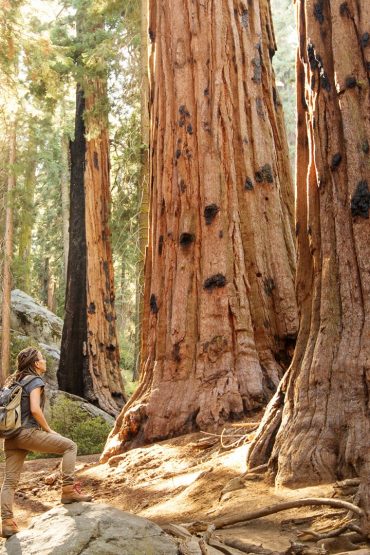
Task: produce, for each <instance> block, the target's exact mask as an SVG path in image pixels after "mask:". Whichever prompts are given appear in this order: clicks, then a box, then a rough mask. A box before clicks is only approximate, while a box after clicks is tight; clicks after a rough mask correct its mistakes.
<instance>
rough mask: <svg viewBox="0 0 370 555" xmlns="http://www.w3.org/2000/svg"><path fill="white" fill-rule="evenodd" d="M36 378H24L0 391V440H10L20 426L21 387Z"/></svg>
mask: <svg viewBox="0 0 370 555" xmlns="http://www.w3.org/2000/svg"><path fill="white" fill-rule="evenodd" d="M35 379H37V376H26V377H25V378H23V379H22V380H21V381H20V382H14V383H13V384H12V385H11V386H10V387H2V388H1V389H0V438H2V439H10V438H11V437H13V436H15V435H16V434H17V432H18V430H19V428H20V427H21V425H22V414H21V399H22V391H23V387H24V386H25V385H27V384H29V383H30V382H32V380H35Z"/></svg>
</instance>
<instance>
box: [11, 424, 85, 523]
mask: <svg viewBox="0 0 370 555" xmlns="http://www.w3.org/2000/svg"><path fill="white" fill-rule="evenodd" d="M4 451H5V475H4V481H3V487H2V488H1V518H2V519H4V518H13V501H14V492H15V489H16V487H17V485H18V482H19V477H20V475H21V471H22V467H23V463H24V459H25V458H26V455H27V453H28V452H29V451H37V452H38V453H53V454H56V455H63V459H62V478H63V485H64V486H68V485H70V484H73V482H74V472H75V463H76V456H77V445H76V444H75V443H74V441H72V440H71V439H68V438H66V437H63V436H61V435H59V434H53V433H48V432H44V431H43V430H39V429H36V428H24V429H22V430H21V431H20V432H19V434H18V435H17V437H15V438H13V439H6V440H5V441H4Z"/></svg>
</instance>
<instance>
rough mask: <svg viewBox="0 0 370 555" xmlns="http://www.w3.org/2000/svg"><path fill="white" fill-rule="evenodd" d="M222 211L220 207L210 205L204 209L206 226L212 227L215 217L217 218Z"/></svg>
mask: <svg viewBox="0 0 370 555" xmlns="http://www.w3.org/2000/svg"><path fill="white" fill-rule="evenodd" d="M219 211H220V207H219V206H217V204H208V205H207V206H206V207H205V209H204V219H205V220H206V225H211V223H212V222H213V220H214V219H215V217H216V216H217V214H218V212H219Z"/></svg>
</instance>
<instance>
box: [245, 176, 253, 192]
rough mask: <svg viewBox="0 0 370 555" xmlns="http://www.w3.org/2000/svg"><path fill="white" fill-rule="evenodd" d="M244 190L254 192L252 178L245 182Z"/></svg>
mask: <svg viewBox="0 0 370 555" xmlns="http://www.w3.org/2000/svg"><path fill="white" fill-rule="evenodd" d="M244 189H245V190H246V191H253V189H254V187H253V181H252V180H251V178H250V177H247V178H246V180H245V181H244Z"/></svg>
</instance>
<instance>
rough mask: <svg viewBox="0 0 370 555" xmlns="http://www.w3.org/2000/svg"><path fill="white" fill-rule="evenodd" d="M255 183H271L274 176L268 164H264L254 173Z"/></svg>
mask: <svg viewBox="0 0 370 555" xmlns="http://www.w3.org/2000/svg"><path fill="white" fill-rule="evenodd" d="M255 178H256V181H257V183H273V181H274V176H273V174H272V168H271V166H270V164H265V165H264V166H262V168H260V169H259V170H258V171H257V172H256V173H255Z"/></svg>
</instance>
